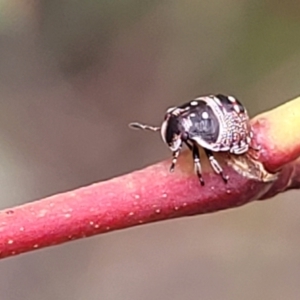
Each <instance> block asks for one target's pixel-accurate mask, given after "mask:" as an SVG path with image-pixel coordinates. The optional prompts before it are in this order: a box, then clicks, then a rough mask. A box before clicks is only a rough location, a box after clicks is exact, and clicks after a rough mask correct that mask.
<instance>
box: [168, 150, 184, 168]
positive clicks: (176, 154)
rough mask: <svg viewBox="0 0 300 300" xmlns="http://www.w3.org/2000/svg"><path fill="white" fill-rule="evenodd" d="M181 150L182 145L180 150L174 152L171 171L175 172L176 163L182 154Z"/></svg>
mask: <svg viewBox="0 0 300 300" xmlns="http://www.w3.org/2000/svg"><path fill="white" fill-rule="evenodd" d="M180 150H181V147H180V148H179V149H178V150H176V151H174V152H173V159H172V164H171V167H170V172H174V169H175V165H176V163H177V159H178V156H179V154H180Z"/></svg>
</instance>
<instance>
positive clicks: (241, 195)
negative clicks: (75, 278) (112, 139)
mask: <svg viewBox="0 0 300 300" xmlns="http://www.w3.org/2000/svg"><path fill="white" fill-rule="evenodd" d="M295 101H296V100H295ZM293 102H294V101H293ZM296 105H299V101H298V102H296ZM294 109H295V107H294ZM283 112H284V109H283ZM285 114H286V116H288V112H287V111H285ZM288 117H289V116H288ZM295 117H296V118H297V116H295ZM299 119H300V118H299ZM261 120H263V122H261ZM272 120H273V119H272V115H270V116H268V115H263V117H262V118H260V117H257V118H256V119H255V120H254V121H253V122H254V131H255V135H256V136H257V139H258V140H259V142H260V144H261V146H262V151H261V155H260V158H259V159H260V160H261V161H263V162H264V164H265V165H267V166H269V170H270V171H273V170H275V169H278V168H282V169H281V171H280V173H279V177H278V179H277V180H276V181H273V182H269V183H265V182H260V181H258V180H250V179H249V178H247V177H243V176H241V175H240V174H238V173H236V172H235V171H234V170H233V169H232V168H231V167H229V166H226V167H225V172H226V174H228V175H229V176H230V180H229V182H228V184H224V182H223V181H222V179H221V178H220V177H219V176H217V175H215V174H213V173H212V171H211V169H210V168H209V166H208V164H207V163H204V168H203V171H204V175H203V176H204V179H205V182H206V185H205V186H204V187H202V186H200V184H199V182H198V179H197V177H196V176H195V175H194V174H193V164H192V160H191V155H190V153H189V152H188V151H185V152H183V153H182V155H181V156H180V157H179V160H178V164H177V166H176V170H175V172H174V174H170V173H169V171H168V169H169V165H170V161H169V160H168V161H164V162H161V163H158V164H156V165H153V166H150V167H148V168H145V169H143V170H141V171H136V172H133V173H131V174H128V175H124V176H121V177H118V178H115V179H111V180H108V181H104V182H100V183H97V184H93V185H91V186H88V187H84V188H80V189H77V190H75V191H71V192H66V193H63V194H58V195H55V196H52V197H49V198H46V199H43V200H39V201H35V202H32V203H29V204H25V205H22V206H19V207H16V208H12V209H6V210H3V211H1V212H0V258H4V257H8V256H12V255H16V254H19V253H23V252H27V251H31V250H34V249H38V248H42V247H46V246H50V245H55V244H60V243H63V242H66V241H69V240H74V239H78V238H82V237H87V236H92V235H95V234H98V233H104V232H109V231H112V230H116V229H121V228H126V227H131V226H135V225H140V224H144V223H149V222H155V221H159V220H165V219H170V218H177V217H182V216H189V215H196V214H203V213H209V212H214V211H218V210H222V209H227V208H233V207H236V206H240V205H243V204H245V203H248V202H250V201H252V200H255V199H266V198H269V197H272V196H274V195H275V194H277V193H279V192H282V191H285V190H287V189H290V188H299V186H300V181H299V179H298V178H299V175H300V160H297V161H293V159H295V158H296V157H298V156H299V147H298V145H294V147H290V149H288V148H289V147H288V146H290V144H288V146H287V145H286V144H285V143H284V141H283V140H284V139H283V138H282V140H280V139H277V135H275V137H276V139H274V138H273V136H274V135H273V133H272V126H266V124H272ZM260 124H263V126H260ZM291 124H293V123H291ZM294 125H295V124H293V126H294ZM286 126H287V125H286ZM275 127H276V126H275ZM266 128H268V130H267V135H265V132H266ZM276 128H277V127H276ZM293 128H294V127H293ZM285 130H289V128H285ZM280 134H281V136H282V137H285V134H284V130H282V132H281V133H280ZM272 138H273V140H272ZM291 141H292V139H291ZM298 141H299V140H298ZM282 142H283V143H282ZM288 142H289V143H291V142H290V140H289V141H288ZM298 143H299V142H298ZM270 149H272V152H268V151H270ZM282 149H284V151H283V150H282ZM295 149H296V150H295ZM297 151H298V152H297ZM296 154H297V155H296ZM225 156H226V155H221V156H220V157H219V158H218V159H221V161H222V160H223V159H224V157H225ZM278 156H279V157H278ZM287 157H288V159H287ZM280 162H282V163H281V164H280ZM273 167H274V169H272V168H273Z"/></svg>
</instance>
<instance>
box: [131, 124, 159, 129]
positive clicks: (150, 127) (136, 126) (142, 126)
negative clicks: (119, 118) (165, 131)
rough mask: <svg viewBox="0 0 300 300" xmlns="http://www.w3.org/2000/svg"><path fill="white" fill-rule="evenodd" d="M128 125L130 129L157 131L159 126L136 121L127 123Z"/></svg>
mask: <svg viewBox="0 0 300 300" xmlns="http://www.w3.org/2000/svg"><path fill="white" fill-rule="evenodd" d="M129 127H130V128H132V129H142V130H150V131H159V130H160V127H156V126H150V125H146V124H141V123H137V122H133V123H130V124H129Z"/></svg>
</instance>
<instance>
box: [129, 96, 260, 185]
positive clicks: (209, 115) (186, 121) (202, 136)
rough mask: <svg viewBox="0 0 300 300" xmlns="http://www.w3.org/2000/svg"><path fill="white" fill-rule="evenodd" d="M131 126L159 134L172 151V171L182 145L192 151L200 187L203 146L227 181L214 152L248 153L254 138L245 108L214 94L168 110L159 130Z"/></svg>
mask: <svg viewBox="0 0 300 300" xmlns="http://www.w3.org/2000/svg"><path fill="white" fill-rule="evenodd" d="M130 127H132V128H138V129H144V130H151V131H160V132H161V136H162V139H163V141H164V142H165V143H166V144H167V145H168V146H169V148H170V149H171V151H172V152H173V160H172V164H171V168H170V171H171V172H172V171H173V170H174V168H175V165H176V162H177V158H178V156H179V154H180V151H181V148H182V146H183V144H185V145H187V147H188V148H189V149H190V150H191V152H192V155H193V160H194V166H195V172H196V174H197V176H198V178H199V181H200V183H201V185H204V180H203V178H202V173H201V164H200V154H199V149H198V146H201V147H202V148H203V149H204V151H205V153H206V155H207V157H208V159H209V161H210V164H211V166H212V168H213V170H214V171H215V172H216V173H217V174H220V175H221V176H222V178H223V180H224V181H225V182H227V181H228V176H226V175H224V173H223V169H222V167H221V166H220V164H219V163H218V161H217V160H216V159H215V158H214V155H213V152H222V151H226V152H230V153H233V154H237V155H239V154H243V153H246V152H247V151H248V150H249V148H253V147H252V146H251V140H252V137H253V134H252V131H251V127H250V124H249V117H248V114H247V111H246V109H245V108H244V106H243V105H242V104H241V103H240V102H239V101H238V100H237V99H235V98H234V97H232V96H224V95H215V96H203V97H199V98H196V99H194V100H192V101H190V102H188V103H185V104H183V105H181V106H177V107H172V108H169V109H168V110H167V112H166V114H165V119H164V121H163V123H162V125H161V126H160V127H154V126H149V125H144V124H140V123H131V124H130ZM255 150H258V149H255Z"/></svg>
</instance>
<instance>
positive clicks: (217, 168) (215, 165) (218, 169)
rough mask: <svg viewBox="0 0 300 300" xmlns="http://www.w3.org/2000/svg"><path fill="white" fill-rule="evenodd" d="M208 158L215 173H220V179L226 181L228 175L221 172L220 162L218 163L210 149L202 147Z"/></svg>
mask: <svg viewBox="0 0 300 300" xmlns="http://www.w3.org/2000/svg"><path fill="white" fill-rule="evenodd" d="M204 151H205V153H206V155H207V157H208V159H209V162H210V165H211V166H212V168H213V170H214V171H215V172H216V173H217V174H220V175H221V177H222V179H223V180H224V182H225V183H227V182H228V179H229V177H228V176H227V175H224V173H223V169H222V167H221V166H220V164H219V163H218V161H217V160H216V159H215V158H214V155H213V153H212V151H210V150H208V149H204Z"/></svg>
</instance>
